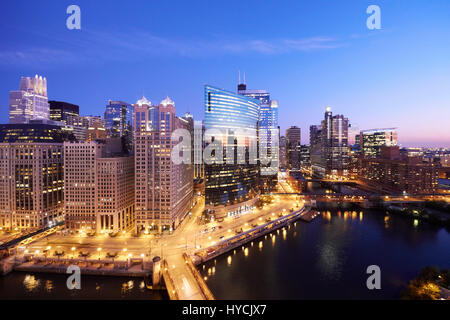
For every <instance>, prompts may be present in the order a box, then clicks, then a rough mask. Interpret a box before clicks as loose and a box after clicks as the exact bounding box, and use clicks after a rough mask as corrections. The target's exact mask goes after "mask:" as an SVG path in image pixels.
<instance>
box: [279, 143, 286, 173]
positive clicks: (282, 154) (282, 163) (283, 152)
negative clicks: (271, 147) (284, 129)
mask: <svg viewBox="0 0 450 320" xmlns="http://www.w3.org/2000/svg"><path fill="white" fill-rule="evenodd" d="M286 168H287V142H286V137H285V136H281V137H280V169H283V170H285V169H286Z"/></svg>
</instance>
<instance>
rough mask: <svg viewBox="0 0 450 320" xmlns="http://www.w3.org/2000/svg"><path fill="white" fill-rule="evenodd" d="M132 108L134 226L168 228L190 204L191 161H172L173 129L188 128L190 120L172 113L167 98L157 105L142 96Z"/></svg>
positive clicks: (170, 227) (188, 208) (140, 229)
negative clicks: (133, 122) (133, 120)
mask: <svg viewBox="0 0 450 320" xmlns="http://www.w3.org/2000/svg"><path fill="white" fill-rule="evenodd" d="M134 110H135V128H136V131H135V168H136V170H135V171H136V173H135V185H136V193H135V199H136V200H135V202H136V227H137V230H138V231H139V232H140V231H144V232H147V231H150V230H157V231H159V232H162V231H164V230H171V229H173V228H176V227H177V226H178V225H179V224H180V223H181V221H182V220H183V219H184V217H185V216H186V215H187V214H188V213H189V210H190V209H191V207H192V201H193V165H192V162H191V163H189V164H185V163H181V164H176V163H174V162H173V161H172V160H171V152H172V150H173V148H174V147H175V145H177V144H178V143H176V142H175V141H172V140H171V134H172V132H173V131H174V130H176V129H185V130H187V131H189V123H188V121H187V120H185V119H181V118H179V117H177V116H176V115H175V103H174V102H173V101H172V100H171V99H170V98H169V97H166V98H165V99H164V100H163V101H161V103H160V104H159V105H158V106H153V105H152V104H151V102H150V101H149V100H147V99H146V98H145V97H143V98H142V99H140V100H138V101H137V103H136V104H135V105H134ZM186 152H189V153H190V152H191V150H186Z"/></svg>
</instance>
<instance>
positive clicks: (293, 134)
mask: <svg viewBox="0 0 450 320" xmlns="http://www.w3.org/2000/svg"><path fill="white" fill-rule="evenodd" d="M286 146H287V161H288V168H289V171H290V172H297V171H299V170H300V147H301V130H300V128H299V127H296V126H291V127H290V128H289V129H287V130H286Z"/></svg>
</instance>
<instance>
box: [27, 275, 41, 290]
mask: <svg viewBox="0 0 450 320" xmlns="http://www.w3.org/2000/svg"><path fill="white" fill-rule="evenodd" d="M40 283H41V280H39V279H36V277H35V276H34V275H30V274H27V275H26V276H25V279H24V280H23V285H24V287H25V289H26V291H29V292H31V291H34V290H36V289H37V288H38V287H39V285H40Z"/></svg>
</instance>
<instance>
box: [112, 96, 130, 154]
mask: <svg viewBox="0 0 450 320" xmlns="http://www.w3.org/2000/svg"><path fill="white" fill-rule="evenodd" d="M133 117H134V110H133V106H132V105H130V104H128V103H125V102H122V101H111V100H109V101H108V105H107V106H106V110H105V129H106V136H107V137H108V138H115V137H116V138H117V137H120V138H122V140H123V144H124V150H125V151H126V152H129V153H132V152H133V145H134V128H133V126H134V119H133Z"/></svg>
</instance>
